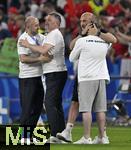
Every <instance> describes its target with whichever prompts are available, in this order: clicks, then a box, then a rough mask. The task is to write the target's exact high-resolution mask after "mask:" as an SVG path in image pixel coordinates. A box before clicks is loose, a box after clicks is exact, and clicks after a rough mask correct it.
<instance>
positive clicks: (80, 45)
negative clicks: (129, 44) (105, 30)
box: [70, 35, 111, 82]
mask: <svg viewBox="0 0 131 150" xmlns="http://www.w3.org/2000/svg"><path fill="white" fill-rule="evenodd" d="M110 46H111V44H108V43H106V42H105V41H104V40H102V39H101V38H99V37H97V36H92V35H89V36H86V37H82V38H80V39H78V40H77V41H76V44H75V46H74V48H73V50H72V52H71V54H70V61H72V62H75V61H76V60H77V59H79V63H78V81H79V82H81V81H89V80H100V79H105V80H108V81H109V80H110V78H109V73H108V69H107V64H106V54H107V51H108V49H109V48H110Z"/></svg>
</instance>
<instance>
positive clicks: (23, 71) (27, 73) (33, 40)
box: [17, 32, 45, 78]
mask: <svg viewBox="0 0 131 150" xmlns="http://www.w3.org/2000/svg"><path fill="white" fill-rule="evenodd" d="M26 38H27V40H28V42H29V43H30V44H34V45H36V44H37V45H38V43H39V45H42V43H43V40H44V38H45V36H44V35H42V34H37V35H36V36H34V37H31V36H29V35H28V33H26V32H24V33H23V34H22V35H21V36H20V38H19V39H18V43H17V49H18V55H21V54H25V55H29V56H31V57H38V56H39V55H40V53H38V52H33V51H31V50H30V49H29V48H25V47H22V46H20V45H19V40H20V39H26ZM42 72H43V71H42V64H40V63H30V64H29V63H22V62H21V61H19V78H30V77H37V76H41V75H42Z"/></svg>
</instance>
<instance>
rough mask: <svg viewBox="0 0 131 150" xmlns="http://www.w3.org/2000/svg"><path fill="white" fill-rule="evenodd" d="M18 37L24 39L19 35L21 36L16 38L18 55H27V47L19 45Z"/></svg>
mask: <svg viewBox="0 0 131 150" xmlns="http://www.w3.org/2000/svg"><path fill="white" fill-rule="evenodd" d="M20 39H25V38H22V37H21V38H19V39H18V42H17V51H18V55H21V54H25V55H27V54H29V49H28V48H25V47H22V46H20V44H19V41H20Z"/></svg>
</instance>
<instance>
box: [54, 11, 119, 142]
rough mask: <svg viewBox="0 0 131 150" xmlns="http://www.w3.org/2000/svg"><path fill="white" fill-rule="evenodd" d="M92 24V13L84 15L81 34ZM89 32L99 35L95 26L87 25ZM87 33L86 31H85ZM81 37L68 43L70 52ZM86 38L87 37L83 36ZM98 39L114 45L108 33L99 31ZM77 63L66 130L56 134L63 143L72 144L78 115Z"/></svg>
mask: <svg viewBox="0 0 131 150" xmlns="http://www.w3.org/2000/svg"><path fill="white" fill-rule="evenodd" d="M82 16H83V15H82ZM91 20H92V22H93V18H92V13H86V15H84V18H83V17H82V19H80V26H81V30H82V31H81V34H85V33H84V32H85V31H86V30H87V29H86V28H87V26H86V24H87V21H91ZM88 28H89V30H88V33H89V34H91V35H96V34H97V33H99V32H98V31H99V29H98V28H97V27H96V25H95V24H89V26H88ZM86 32H87V31H86ZM82 36H83V35H78V36H77V37H76V38H75V39H73V40H72V41H71V43H70V49H71V50H72V49H73V47H74V45H75V43H76V41H77V40H78V39H79V38H81V37H82ZM85 36H87V35H85ZM99 37H100V38H101V39H103V40H105V41H106V42H109V43H116V41H117V40H116V37H115V36H114V35H113V34H111V33H109V32H105V31H104V30H101V34H100V35H99ZM77 63H78V61H77V62H75V64H74V71H75V73H76V78H75V84H74V89H73V96H72V102H71V106H70V109H69V114H68V121H67V124H66V128H65V129H64V130H63V131H62V132H61V133H57V138H59V139H61V140H63V141H65V142H72V129H73V127H74V123H75V120H76V118H77V115H78V109H79V102H78V90H77V89H78V81H77V71H76V70H77ZM104 134H105V136H106V128H105V132H104Z"/></svg>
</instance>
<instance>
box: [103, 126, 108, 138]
mask: <svg viewBox="0 0 131 150" xmlns="http://www.w3.org/2000/svg"><path fill="white" fill-rule="evenodd" d="M106 136H107V134H106V127H105V128H104V137H106Z"/></svg>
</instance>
